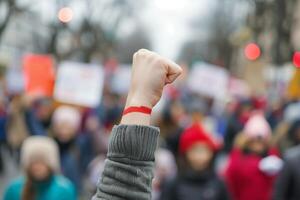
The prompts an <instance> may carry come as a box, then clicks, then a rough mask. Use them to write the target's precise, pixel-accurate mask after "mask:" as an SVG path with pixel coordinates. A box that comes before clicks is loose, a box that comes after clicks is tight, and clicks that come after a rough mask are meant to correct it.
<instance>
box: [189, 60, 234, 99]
mask: <svg viewBox="0 0 300 200" xmlns="http://www.w3.org/2000/svg"><path fill="white" fill-rule="evenodd" d="M228 81H229V74H228V72H227V71H226V70H225V69H223V68H221V67H219V66H216V65H211V64H208V63H204V62H203V63H196V64H195V65H194V66H193V67H192V69H191V71H190V76H189V79H188V87H189V88H190V90H191V91H193V92H196V93H199V94H201V95H205V96H208V97H212V98H214V99H223V98H224V97H225V96H226V94H227V88H228Z"/></svg>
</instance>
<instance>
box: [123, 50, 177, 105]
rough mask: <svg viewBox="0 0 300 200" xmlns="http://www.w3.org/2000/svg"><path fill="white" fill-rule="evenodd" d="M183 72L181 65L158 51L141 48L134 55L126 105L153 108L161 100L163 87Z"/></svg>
mask: <svg viewBox="0 0 300 200" xmlns="http://www.w3.org/2000/svg"><path fill="white" fill-rule="evenodd" d="M181 72H182V69H181V68H180V66H179V65H177V64H176V63H174V62H172V61H171V60H168V59H166V58H163V57H162V56H160V55H158V54H157V53H154V52H151V51H148V50H146V49H141V50H139V51H137V52H136V53H135V54H134V55H133V63H132V74H131V84H130V89H129V94H128V97H127V102H126V107H128V106H147V107H150V108H152V107H153V106H155V104H156V103H157V102H158V101H159V99H160V98H161V95H162V91H163V88H164V86H165V85H166V84H168V83H172V82H173V81H174V80H175V79H176V78H177V77H178V76H179V75H180V74H181Z"/></svg>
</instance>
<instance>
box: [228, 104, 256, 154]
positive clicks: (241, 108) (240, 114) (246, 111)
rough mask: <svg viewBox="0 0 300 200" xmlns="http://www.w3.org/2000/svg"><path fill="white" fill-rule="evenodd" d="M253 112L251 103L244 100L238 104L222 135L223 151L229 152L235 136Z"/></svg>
mask: <svg viewBox="0 0 300 200" xmlns="http://www.w3.org/2000/svg"><path fill="white" fill-rule="evenodd" d="M252 110H253V105H252V101H251V100H250V99H244V100H241V101H240V102H238V104H237V105H236V108H235V112H234V113H233V114H232V116H231V117H230V118H229V120H228V124H227V128H226V132H225V135H224V150H225V151H226V152H230V151H231V149H232V146H233V143H234V141H235V137H236V135H237V134H238V133H239V132H240V131H241V130H242V129H243V127H244V126H245V124H246V122H247V121H248V119H249V116H250V113H251V111H252Z"/></svg>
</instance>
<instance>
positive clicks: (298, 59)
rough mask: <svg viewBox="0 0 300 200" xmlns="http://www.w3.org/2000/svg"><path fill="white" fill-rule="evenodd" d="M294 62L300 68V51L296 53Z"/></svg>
mask: <svg viewBox="0 0 300 200" xmlns="http://www.w3.org/2000/svg"><path fill="white" fill-rule="evenodd" d="M293 63H294V65H295V66H296V67H298V68H300V51H297V52H295V53H294V56H293Z"/></svg>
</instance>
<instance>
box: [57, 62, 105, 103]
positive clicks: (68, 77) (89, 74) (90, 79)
mask: <svg viewBox="0 0 300 200" xmlns="http://www.w3.org/2000/svg"><path fill="white" fill-rule="evenodd" d="M103 83H104V73H103V69H102V68H100V67H99V66H96V65H92V64H84V63H75V62H63V63H61V65H60V66H59V68H58V72H57V79H56V84H55V90H54V97H55V99H56V100H58V101H60V102H64V103H70V104H75V105H80V106H86V107H96V106H97V105H99V103H100V101H101V96H102V90H103Z"/></svg>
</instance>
